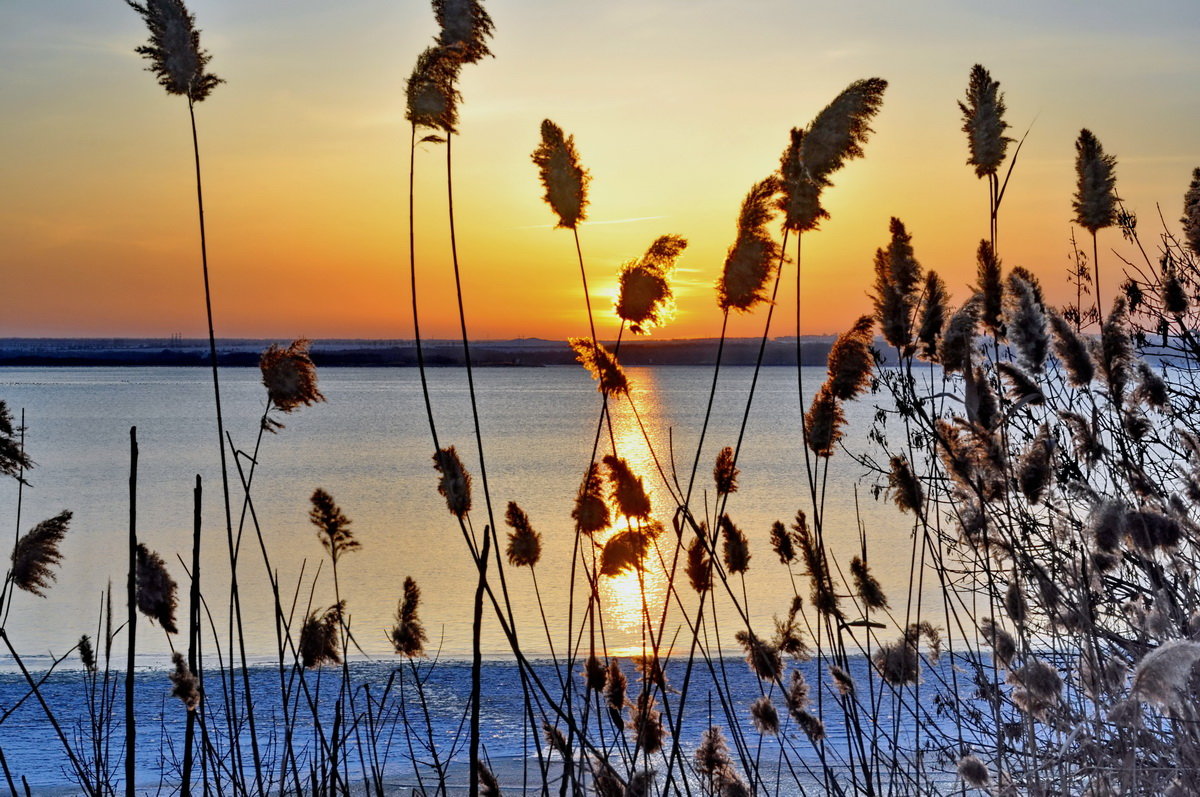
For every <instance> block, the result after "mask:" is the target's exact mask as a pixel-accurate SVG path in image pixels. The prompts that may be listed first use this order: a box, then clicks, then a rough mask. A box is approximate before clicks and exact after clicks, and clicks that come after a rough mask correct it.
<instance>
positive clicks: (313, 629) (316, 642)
mask: <svg viewBox="0 0 1200 797" xmlns="http://www.w3.org/2000/svg"><path fill="white" fill-rule="evenodd" d="M345 608H346V602H345V601H342V602H341V603H335V604H334V605H333V606H330V607H329V608H328V609H326V610H325V611H321V610H320V609H315V610H313V612H312V613H311V614H309V615H308V618H307V619H306V620H305V621H304V625H303V626H302V627H301V629H300V662H301V664H303V665H304V667H305V669H311V668H313V667H319V666H320V665H322V664H324V663H325V662H329V663H331V664H341V663H342V651H341V646H340V645H339V644H338V633H337V632H338V625H339V623H340V622H341V616H342V611H343V610H344V609H345Z"/></svg>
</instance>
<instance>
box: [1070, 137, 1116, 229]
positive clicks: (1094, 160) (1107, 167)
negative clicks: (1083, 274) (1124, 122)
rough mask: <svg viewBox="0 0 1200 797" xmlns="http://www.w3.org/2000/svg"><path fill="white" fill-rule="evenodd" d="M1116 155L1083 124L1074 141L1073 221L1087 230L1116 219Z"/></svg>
mask: <svg viewBox="0 0 1200 797" xmlns="http://www.w3.org/2000/svg"><path fill="white" fill-rule="evenodd" d="M1116 168H1117V159H1116V158H1114V157H1113V156H1112V155H1106V154H1104V148H1103V147H1102V146H1100V142H1099V141H1098V140H1097V139H1096V136H1094V135H1093V134H1092V131H1090V130H1088V129H1087V128H1084V129H1083V130H1080V131H1079V138H1078V139H1076V141H1075V179H1076V187H1075V198H1074V200H1072V202H1071V207H1073V208H1074V209H1075V222H1076V223H1077V224H1078V225H1079V226H1080V227H1083V228H1084V229H1085V230H1087V231H1088V232H1091V233H1093V234H1095V232H1096V230H1099V229H1101V228H1103V227H1111V226H1112V225H1113V224H1114V223H1115V222H1116V220H1117V202H1118V199H1119V198H1118V197H1117V193H1116V187H1117V174H1116Z"/></svg>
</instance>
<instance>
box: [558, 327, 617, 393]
mask: <svg viewBox="0 0 1200 797" xmlns="http://www.w3.org/2000/svg"><path fill="white" fill-rule="evenodd" d="M567 343H569V344H571V349H572V350H574V352H575V359H576V360H578V361H579V362H580V363H581V364H582V365H583V367H584V368H586V369H587V372H588V373H589V374H591V375H592V379H595V380H596V381H597V382H598V383H599V384H598V387H599V390H600V392H601V393H605V394H607V395H610V396H613V395H616V396H619V395H621V394H622V393H625V392H626V391H628V390H629V378H628V377H626V376H625V370H624V369H623V368H621V364H620V363H619V362H617V357H616V355H614V354H613V353H612V352H610V351H609V350H608V349H606V348H604V344H603V343H599V342H597V341H593V340H592V339H591V338H567Z"/></svg>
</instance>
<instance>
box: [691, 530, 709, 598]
mask: <svg viewBox="0 0 1200 797" xmlns="http://www.w3.org/2000/svg"><path fill="white" fill-rule="evenodd" d="M685 571H686V572H687V577H688V581H689V582H690V583H691V585H692V589H694V590H696V592H697V593H699V594H703V593H705V592H708V591H709V590H710V589H712V583H713V582H712V559H711V558H710V557H709V555H708V553H707V551H706V549H705V546H704V540H702V539H700V538H699V537H693V538H692V541H691V542H690V543H689V544H688V551H687V565H686V566H685Z"/></svg>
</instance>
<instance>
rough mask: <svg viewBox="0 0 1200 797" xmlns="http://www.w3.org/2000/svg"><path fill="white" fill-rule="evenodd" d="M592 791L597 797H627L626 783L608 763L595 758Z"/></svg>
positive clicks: (593, 760)
mask: <svg viewBox="0 0 1200 797" xmlns="http://www.w3.org/2000/svg"><path fill="white" fill-rule="evenodd" d="M592 791H593V792H595V794H596V797H625V781H623V780H621V776H620V775H618V774H617V771H616V770H615V769H613V768H612V765H611V764H609V763H608V762H607V761H604V760H602V759H599V758H593V759H592Z"/></svg>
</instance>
